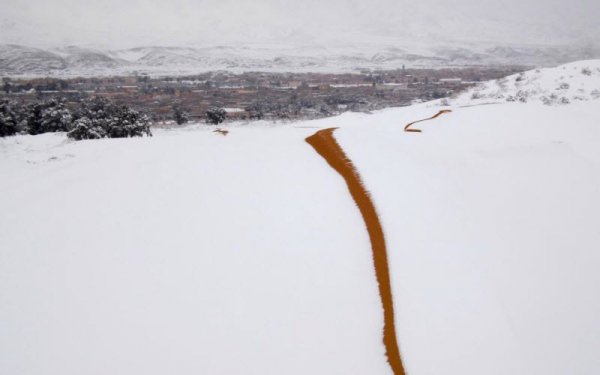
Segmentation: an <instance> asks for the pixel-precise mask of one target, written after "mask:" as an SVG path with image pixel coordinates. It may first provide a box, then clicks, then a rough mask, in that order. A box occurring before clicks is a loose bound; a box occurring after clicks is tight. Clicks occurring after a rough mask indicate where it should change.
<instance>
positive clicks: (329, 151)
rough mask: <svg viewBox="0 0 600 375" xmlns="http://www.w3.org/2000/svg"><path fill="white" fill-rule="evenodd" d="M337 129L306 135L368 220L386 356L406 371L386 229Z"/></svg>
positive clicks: (399, 370) (395, 367)
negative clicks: (397, 324)
mask: <svg viewBox="0 0 600 375" xmlns="http://www.w3.org/2000/svg"><path fill="white" fill-rule="evenodd" d="M334 130H335V128H331V129H325V130H320V131H318V132H316V133H315V134H314V135H312V136H310V137H308V138H306V142H308V143H309V144H310V145H311V146H312V147H313V148H314V149H315V151H317V153H318V154H319V155H321V156H322V157H323V158H324V159H325V160H326V161H327V163H329V165H330V166H331V167H332V168H333V169H335V170H336V172H338V173H339V174H340V175H341V176H342V177H343V178H344V180H345V181H346V185H347V186H348V190H349V191H350V195H352V198H353V199H354V201H355V202H356V205H357V206H358V209H359V210H360V213H361V214H362V217H363V220H364V221H365V224H366V226H367V231H368V232H369V238H370V240H371V248H372V250H373V263H374V264H375V274H376V276H377V284H378V285H379V294H380V296H381V303H382V305H383V321H384V324H383V343H384V345H385V351H386V356H387V359H388V362H389V364H390V366H391V368H392V371H394V374H395V375H405V372H404V367H403V365H402V359H401V358H400V350H399V349H398V341H397V340H396V328H395V323H394V302H393V298H392V288H391V284H390V270H389V266H388V260H387V250H386V244H385V237H384V234H383V229H382V227H381V223H380V222H379V216H378V215H377V211H376V210H375V206H374V205H373V202H372V201H371V197H370V195H369V193H368V192H367V190H366V189H365V187H364V185H363V183H362V181H361V178H360V175H359V174H358V172H357V171H356V168H355V167H354V165H353V164H352V161H351V160H350V159H348V157H347V156H346V154H345V153H344V150H342V148H341V147H340V145H339V144H338V143H337V141H336V140H335V137H334V136H333V132H334Z"/></svg>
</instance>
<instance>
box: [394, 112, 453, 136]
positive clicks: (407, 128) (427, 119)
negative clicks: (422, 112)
mask: <svg viewBox="0 0 600 375" xmlns="http://www.w3.org/2000/svg"><path fill="white" fill-rule="evenodd" d="M450 112H452V110H451V109H442V110H441V111H439V112H438V113H436V114H435V115H433V116H431V117H429V118H426V119H423V120H418V121H413V122H411V123H409V124H406V126H405V127H404V131H405V132H409V133H421V132H422V130H421V129H409V128H410V127H411V126H412V125H414V124H416V123H419V122H423V121H429V120H433V119H436V118H438V117H440V116H441V115H443V114H444V113H450Z"/></svg>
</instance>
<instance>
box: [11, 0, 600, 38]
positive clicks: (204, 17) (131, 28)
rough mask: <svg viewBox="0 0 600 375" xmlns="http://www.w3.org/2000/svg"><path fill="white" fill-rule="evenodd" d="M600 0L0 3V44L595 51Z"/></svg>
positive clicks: (50, 0)
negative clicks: (583, 47)
mask: <svg viewBox="0 0 600 375" xmlns="http://www.w3.org/2000/svg"><path fill="white" fill-rule="evenodd" d="M599 38H600V0H570V1H565V0H452V1H446V0H411V1H406V0H368V1H367V0H365V1H358V0H301V1H300V0H299V1H285V0H168V1H167V0H95V1H90V0H0V43H17V44H26V45H30V46H39V47H44V46H62V45H69V44H77V45H87V46H99V47H111V48H124V47H133V46H140V45H178V46H181V45H195V46H198V45H215V44H237V43H248V42H254V43H286V44H289V43H291V44H303V43H307V44H312V43H319V44H323V45H335V44H344V43H345V44H352V43H354V42H355V41H361V42H374V43H380V42H381V43H384V42H387V41H399V42H409V41H418V42H423V41H436V42H444V41H486V42H487V41H490V42H508V43H511V44H515V43H543V44H561V43H596V41H597V40H598V39H599Z"/></svg>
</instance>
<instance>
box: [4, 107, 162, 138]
mask: <svg viewBox="0 0 600 375" xmlns="http://www.w3.org/2000/svg"><path fill="white" fill-rule="evenodd" d="M48 132H67V136H68V137H69V138H72V139H76V140H81V139H98V138H126V137H137V136H143V135H147V136H151V135H152V134H151V132H150V121H149V119H148V117H147V116H145V115H142V114H140V113H139V112H137V111H135V110H133V109H131V108H129V107H127V106H122V105H117V104H115V103H113V102H111V101H109V100H108V99H105V98H102V97H95V98H92V99H90V100H85V101H82V102H81V103H80V104H79V107H78V108H76V109H75V110H71V109H69V108H67V107H66V106H65V104H64V102H62V101H60V100H56V99H51V100H48V101H43V102H37V103H33V104H27V105H22V104H19V103H17V102H14V101H8V100H3V101H0V137H5V136H8V135H14V134H17V133H23V134H32V135H35V134H42V133H48Z"/></svg>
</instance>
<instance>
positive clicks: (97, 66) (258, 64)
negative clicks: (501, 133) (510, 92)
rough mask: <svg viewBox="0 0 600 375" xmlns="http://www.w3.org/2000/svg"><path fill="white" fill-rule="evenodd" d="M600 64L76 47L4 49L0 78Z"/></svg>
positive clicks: (474, 55)
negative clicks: (1, 76)
mask: <svg viewBox="0 0 600 375" xmlns="http://www.w3.org/2000/svg"><path fill="white" fill-rule="evenodd" d="M592 58H600V48H598V47H591V46H584V47H574V46H569V47H539V46H526V47H513V46H493V47H489V46H482V45H468V46H445V47H427V48H422V47H415V46H410V47H404V46H402V47H401V46H396V45H388V46H373V45H357V46H352V47H338V48H323V47H312V46H311V47H288V46H283V47H279V46H266V47H265V46H258V47H253V46H244V47H230V46H215V47H205V48H189V47H138V48H131V49H122V50H111V51H102V50H98V49H87V48H81V47H76V46H70V47H64V48H58V49H51V50H43V49H39V48H30V47H24V46H19V45H12V44H11V45H0V75H4V76H59V77H70V76H79V75H81V76H95V75H100V76H102V75H115V74H118V75H124V74H132V73H134V72H136V73H147V74H154V75H181V74H193V73H201V72H206V71H214V70H228V71H232V72H243V71H280V72H283V71H305V72H306V71H313V72H351V71H358V70H364V69H398V68H401V67H402V66H403V65H405V66H407V67H464V66H482V65H526V66H535V67H544V66H555V65H558V64H562V63H566V62H569V61H574V60H584V59H592Z"/></svg>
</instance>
